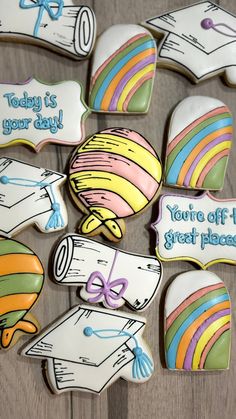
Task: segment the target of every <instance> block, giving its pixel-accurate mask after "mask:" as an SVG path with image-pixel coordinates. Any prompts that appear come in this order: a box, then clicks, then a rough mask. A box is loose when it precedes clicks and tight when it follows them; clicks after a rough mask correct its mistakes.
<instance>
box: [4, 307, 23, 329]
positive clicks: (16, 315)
mask: <svg viewBox="0 0 236 419" xmlns="http://www.w3.org/2000/svg"><path fill="white" fill-rule="evenodd" d="M26 313H27V310H18V311H11V312H10V313H5V314H3V315H2V316H0V329H7V328H8V327H13V326H15V324H16V323H17V322H18V321H19V320H21V319H23V317H24V316H25V315H26Z"/></svg>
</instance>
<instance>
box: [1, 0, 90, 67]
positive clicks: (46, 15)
mask: <svg viewBox="0 0 236 419" xmlns="http://www.w3.org/2000/svg"><path fill="white" fill-rule="evenodd" d="M0 16H1V32H0V40H3V41H17V42H25V43H32V44H36V45H40V46H43V47H46V48H49V49H51V50H53V51H56V52H59V53H61V54H63V55H68V56H70V57H71V58H74V59H77V60H83V59H86V58H88V56H89V55H90V54H91V52H92V50H93V46H94V42H95V39H96V18H95V15H94V12H93V11H92V9H90V7H88V6H79V5H75V4H74V1H73V0H11V7H9V0H1V3H0Z"/></svg>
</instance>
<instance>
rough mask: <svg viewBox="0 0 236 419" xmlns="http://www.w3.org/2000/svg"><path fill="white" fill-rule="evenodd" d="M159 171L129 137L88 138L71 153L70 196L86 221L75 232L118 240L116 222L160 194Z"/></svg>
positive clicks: (121, 132)
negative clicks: (83, 214)
mask: <svg viewBox="0 0 236 419" xmlns="http://www.w3.org/2000/svg"><path fill="white" fill-rule="evenodd" d="M161 177H162V167H161V163H160V160H159V158H158V156H157V154H156V152H155V151H154V150H153V148H152V147H151V145H150V144H149V143H148V142H147V141H146V140H145V139H144V137H142V136H141V135H140V134H138V133H137V132H135V131H131V130H129V129H125V128H110V129H107V130H105V131H101V132H99V133H97V134H94V135H93V136H92V137H90V138H88V139H87V140H86V141H85V142H84V143H83V144H82V145H81V146H79V147H78V148H77V149H76V151H75V152H74V154H73V156H72V158H71V162H70V169H69V183H70V191H71V193H72V197H73V198H74V200H75V202H76V203H77V204H78V206H79V208H80V209H81V210H82V211H83V212H85V213H86V214H87V215H86V217H85V218H84V219H83V220H82V222H81V224H80V227H79V231H80V232H81V233H83V234H87V235H88V234H89V235H96V234H99V233H103V234H104V235H105V236H106V237H107V238H108V239H109V240H113V241H117V240H120V239H121V238H122V237H123V234H124V230H125V224H124V221H123V220H122V219H123V218H125V217H130V216H132V215H134V214H136V213H138V212H140V211H142V210H143V209H144V208H146V207H147V205H148V204H149V203H150V202H151V201H152V200H153V199H154V197H155V196H156V194H157V192H158V190H159V189H160V184H161Z"/></svg>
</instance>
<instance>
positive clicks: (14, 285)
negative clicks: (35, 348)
mask: <svg viewBox="0 0 236 419" xmlns="http://www.w3.org/2000/svg"><path fill="white" fill-rule="evenodd" d="M43 280H44V270H43V267H42V264H41V262H40V260H39V259H38V257H37V256H36V255H35V254H34V252H33V251H32V250H30V249H29V248H28V247H26V246H25V245H23V244H21V243H19V242H17V241H15V240H9V239H4V238H0V333H1V346H2V347H3V348H8V347H10V346H12V345H13V344H15V343H16V342H17V340H18V339H19V337H20V335H21V334H22V333H30V334H34V333H36V332H37V331H38V323H37V321H35V320H34V319H32V316H31V317H29V315H28V314H27V313H28V312H29V310H31V308H32V306H33V305H34V304H35V302H36V301H37V299H38V297H39V294H40V292H41V290H42V287H43Z"/></svg>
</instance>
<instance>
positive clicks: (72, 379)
mask: <svg viewBox="0 0 236 419" xmlns="http://www.w3.org/2000/svg"><path fill="white" fill-rule="evenodd" d="M145 325H146V319H145V318H143V317H140V316H137V315H135V314H130V313H126V312H122V311H114V310H107V309H102V308H100V307H92V306H89V305H81V306H76V307H74V308H72V309H71V310H70V311H69V312H68V313H66V314H64V315H63V316H62V317H61V318H60V319H59V320H57V321H55V322H54V323H53V324H52V325H51V326H50V327H48V328H47V329H46V330H45V331H44V332H42V333H41V334H40V335H39V336H37V337H36V338H35V339H34V340H33V341H32V342H30V343H29V344H28V345H27V346H26V348H24V350H23V352H22V355H25V356H27V357H33V358H38V359H45V358H46V359H47V378H48V381H49V384H50V387H51V389H52V391H53V392H54V393H56V394H60V393H62V392H65V391H71V390H80V391H86V392H91V393H94V394H100V393H101V392H102V391H103V390H105V389H107V387H108V386H109V385H111V384H112V383H114V382H115V381H117V380H118V379H119V378H123V379H125V380H128V381H131V382H133V383H137V384H141V383H144V382H146V381H147V380H149V379H150V377H151V375H152V374H153V371H154V362H153V358H152V355H151V351H150V349H149V347H148V345H147V344H146V342H145V340H144V339H143V336H142V335H143V332H144V329H145Z"/></svg>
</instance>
